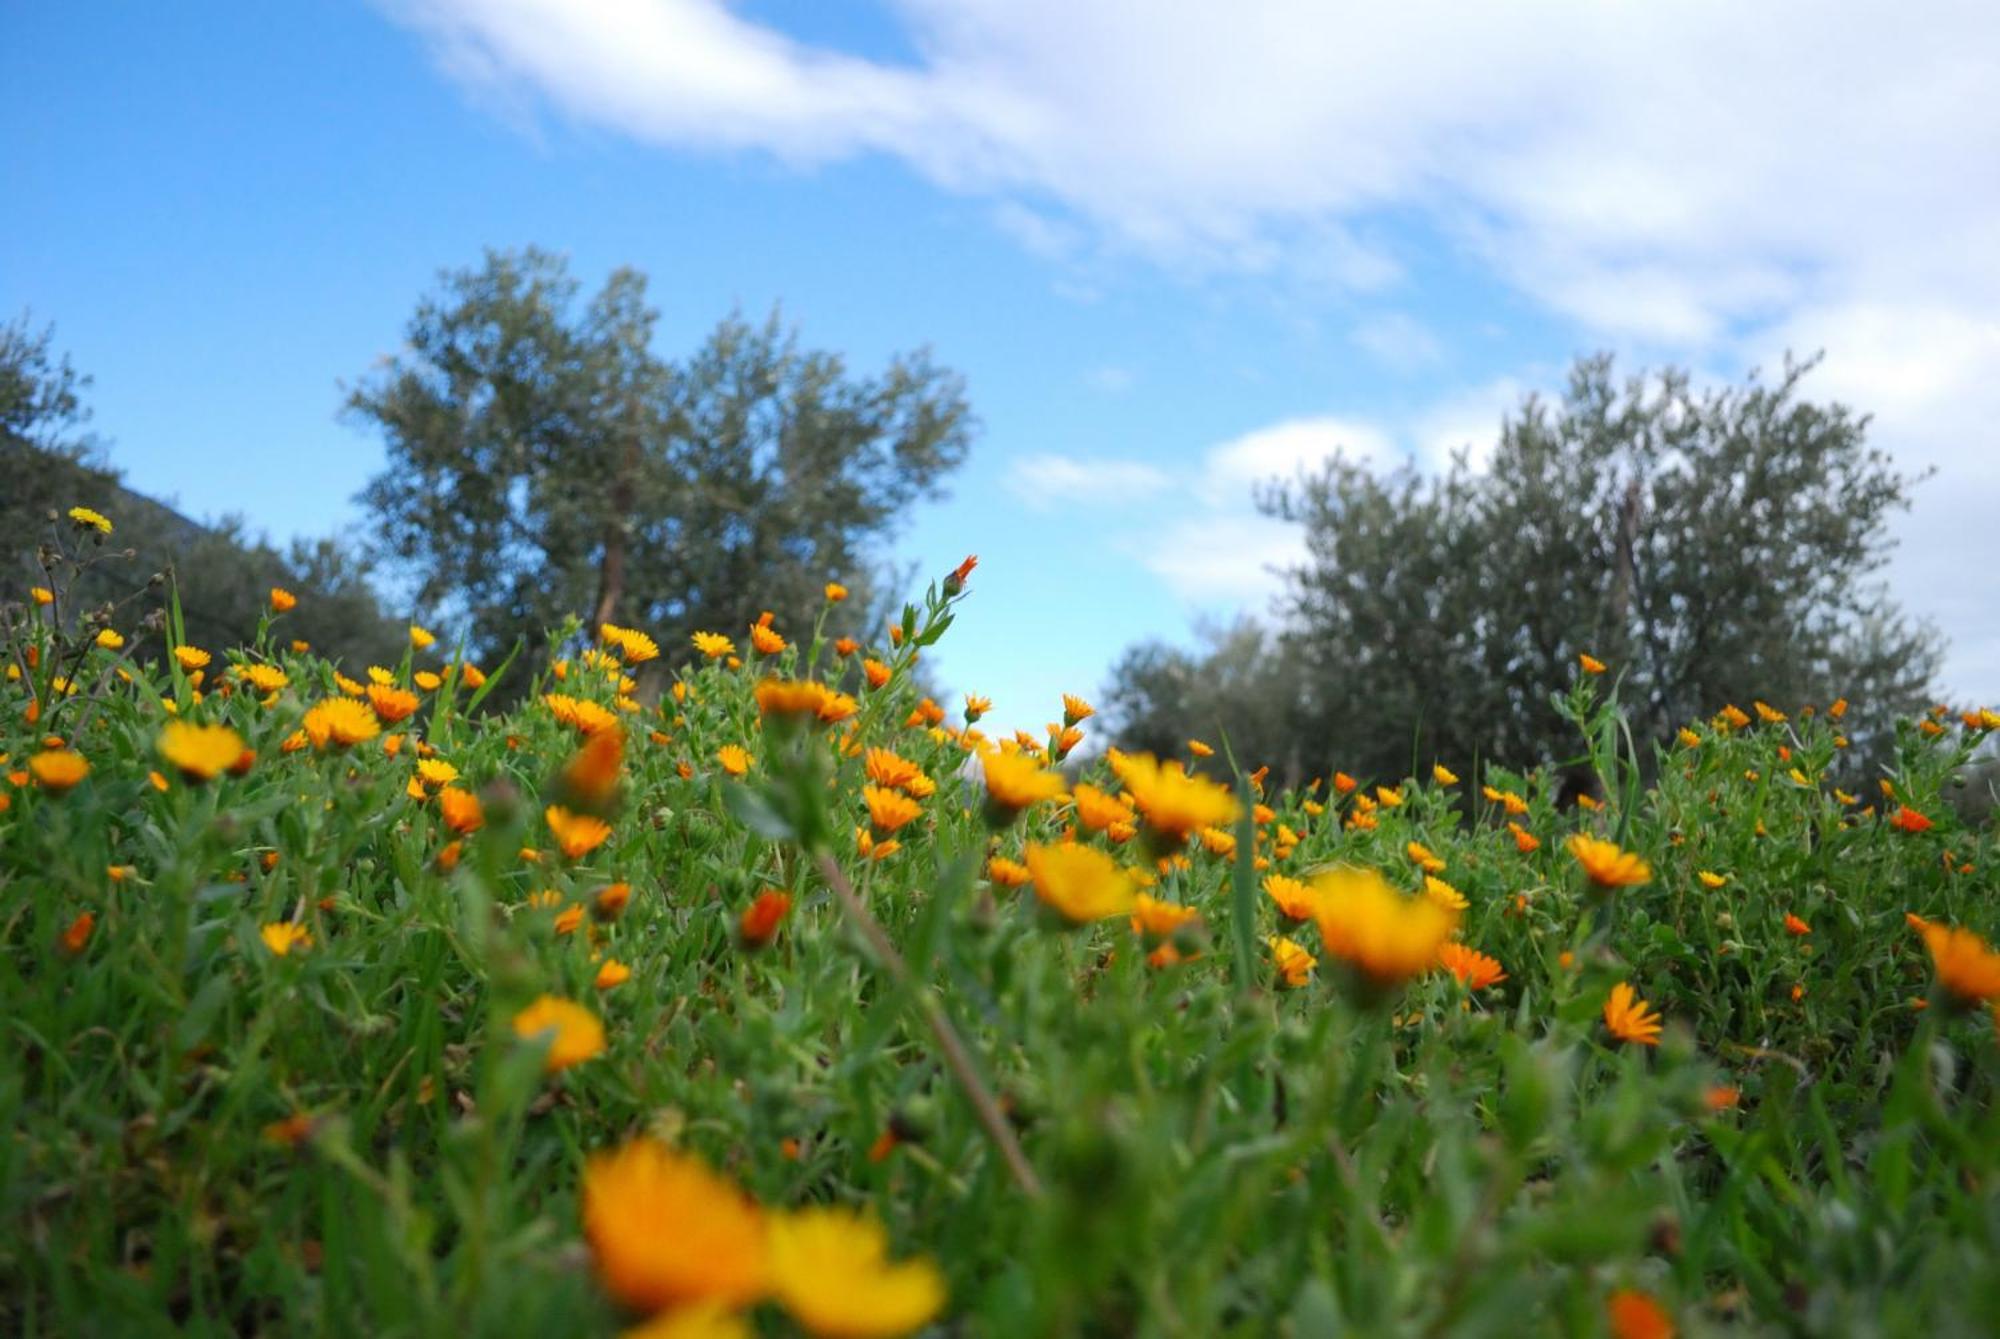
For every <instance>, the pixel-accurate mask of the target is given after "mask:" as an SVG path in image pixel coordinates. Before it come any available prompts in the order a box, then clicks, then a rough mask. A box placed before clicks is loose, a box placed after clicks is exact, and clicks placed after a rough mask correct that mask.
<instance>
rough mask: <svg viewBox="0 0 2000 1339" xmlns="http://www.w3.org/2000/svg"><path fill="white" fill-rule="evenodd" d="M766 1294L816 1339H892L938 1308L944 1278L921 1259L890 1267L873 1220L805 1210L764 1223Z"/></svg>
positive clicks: (924, 1320)
mask: <svg viewBox="0 0 2000 1339" xmlns="http://www.w3.org/2000/svg"><path fill="white" fill-rule="evenodd" d="M770 1241H771V1288H772V1292H773V1293H775V1294H776V1296H777V1299H778V1301H779V1303H780V1304H782V1305H783V1306H784V1308H785V1310H786V1311H788V1312H790V1313H791V1315H792V1318H793V1319H794V1320H796V1321H798V1322H799V1324H800V1325H802V1326H804V1327H805V1329H806V1330H807V1331H808V1332H809V1333H811V1334H813V1335H815V1336H818V1337H819V1339H897V1336H901V1335H906V1334H909V1333H911V1332H912V1331H914V1330H917V1329H920V1328H922V1327H923V1326H924V1325H925V1324H927V1323H929V1322H930V1321H931V1320H932V1319H933V1318H934V1317H935V1316H936V1315H937V1314H938V1312H939V1311H941V1310H943V1309H944V1303H945V1286H944V1278H943V1276H942V1275H941V1274H939V1273H938V1270H937V1267H936V1266H935V1265H933V1264H931V1262H930V1261H929V1260H926V1259H923V1258H921V1257H918V1258H915V1259H911V1260H906V1261H903V1262H902V1263H900V1264H892V1263H891V1262H890V1260H889V1237H888V1234H887V1233H886V1232H885V1231H883V1229H882V1225H881V1224H880V1223H878V1222H876V1221H875V1219H873V1218H872V1217H868V1216H866V1215H863V1214H859V1213H855V1212H854V1211H852V1210H850V1209H840V1208H832V1207H825V1208H818V1207H816V1208H810V1209H800V1210H797V1211H795V1212H793V1213H789V1214H784V1215H782V1216H780V1217H778V1218H776V1219H774V1220H773V1221H772V1223H771V1229H770Z"/></svg>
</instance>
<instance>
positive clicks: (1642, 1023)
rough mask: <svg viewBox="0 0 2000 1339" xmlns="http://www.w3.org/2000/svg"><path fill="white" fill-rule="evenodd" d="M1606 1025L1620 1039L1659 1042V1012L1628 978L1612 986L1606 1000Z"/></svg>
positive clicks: (1648, 1042)
mask: <svg viewBox="0 0 2000 1339" xmlns="http://www.w3.org/2000/svg"><path fill="white" fill-rule="evenodd" d="M1604 1026H1605V1027H1607V1028H1609V1029H1610V1031H1611V1035H1612V1036H1614V1037H1616V1038H1618V1040H1620V1041H1629V1042H1637V1043H1638V1044H1639V1045H1641V1046H1658V1045H1659V1044H1660V1016H1659V1015H1658V1014H1657V1013H1654V1012H1653V1007H1652V1006H1651V1005H1649V1004H1647V1003H1646V1002H1645V1001H1644V1000H1642V999H1640V998H1639V996H1638V994H1637V993H1636V992H1635V991H1634V990H1633V989H1632V985H1631V983H1630V982H1628V981H1620V982H1619V983H1618V984H1617V985H1615V986H1613V987H1612V988H1611V996H1610V998H1609V999H1607V1000H1605V1001H1604Z"/></svg>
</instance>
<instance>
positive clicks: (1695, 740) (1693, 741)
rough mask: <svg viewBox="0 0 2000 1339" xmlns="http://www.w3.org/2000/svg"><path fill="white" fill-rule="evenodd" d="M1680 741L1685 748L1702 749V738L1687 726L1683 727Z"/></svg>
mask: <svg viewBox="0 0 2000 1339" xmlns="http://www.w3.org/2000/svg"><path fill="white" fill-rule="evenodd" d="M1680 741H1681V745H1682V747H1684V748H1691V749H1693V748H1700V747H1701V736H1700V735H1698V734H1696V733H1695V732H1694V731H1692V730H1690V729H1688V728H1687V727H1686V726H1685V725H1684V726H1682V727H1681V731H1680Z"/></svg>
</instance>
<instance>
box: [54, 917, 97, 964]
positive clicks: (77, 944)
mask: <svg viewBox="0 0 2000 1339" xmlns="http://www.w3.org/2000/svg"><path fill="white" fill-rule="evenodd" d="M96 928H97V913H96V912H94V911H85V912H81V913H79V914H78V916H77V918H76V919H75V920H73V921H71V922H70V923H69V925H68V926H67V927H66V928H65V929H64V930H63V932H62V937H61V942H62V951H63V952H65V953H67V954H69V956H70V957H72V958H74V957H75V956H76V955H77V954H79V953H81V952H83V950H84V949H85V948H86V947H87V946H88V945H89V944H90V935H91V932H92V931H93V930H95V929H96Z"/></svg>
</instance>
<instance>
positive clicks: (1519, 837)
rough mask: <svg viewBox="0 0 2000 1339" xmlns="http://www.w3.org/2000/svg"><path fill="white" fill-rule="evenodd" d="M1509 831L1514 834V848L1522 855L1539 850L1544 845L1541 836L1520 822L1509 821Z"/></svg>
mask: <svg viewBox="0 0 2000 1339" xmlns="http://www.w3.org/2000/svg"><path fill="white" fill-rule="evenodd" d="M1507 831H1509V832H1511V833H1513V834H1514V849H1515V850H1517V851H1519V852H1520V853H1521V854H1522V855H1528V854H1531V853H1532V852H1535V851H1539V850H1540V849H1541V847H1542V841H1541V838H1539V837H1537V836H1536V835H1535V834H1534V833H1532V832H1530V831H1528V830H1527V829H1526V828H1524V827H1522V826H1521V825H1520V824H1519V823H1509V824H1508V825H1507Z"/></svg>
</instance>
